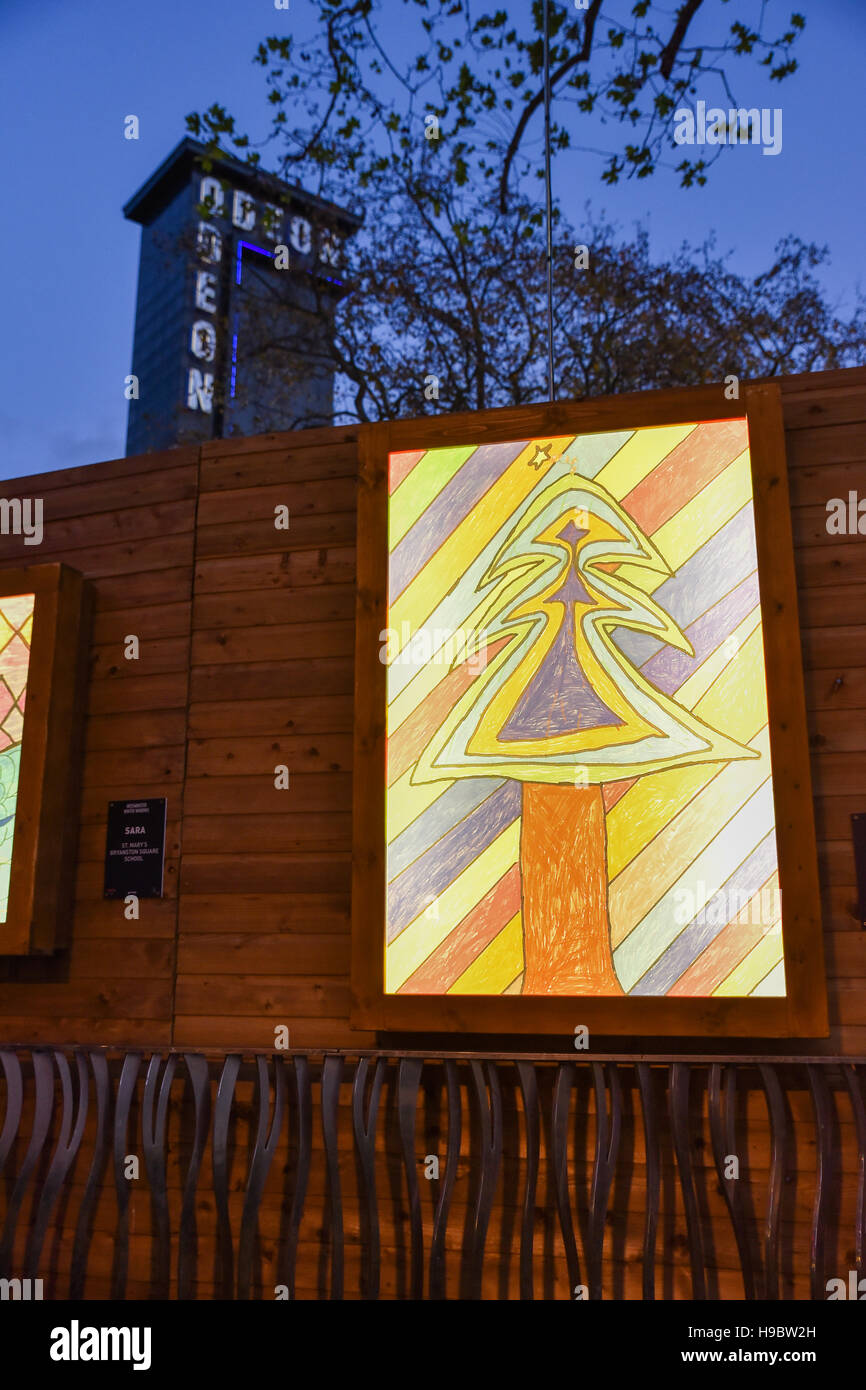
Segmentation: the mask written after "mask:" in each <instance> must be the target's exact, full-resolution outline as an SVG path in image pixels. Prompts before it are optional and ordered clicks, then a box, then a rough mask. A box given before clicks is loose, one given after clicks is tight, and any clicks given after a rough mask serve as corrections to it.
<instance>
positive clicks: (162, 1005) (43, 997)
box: [0, 979, 171, 1042]
mask: <svg viewBox="0 0 866 1390" xmlns="http://www.w3.org/2000/svg"><path fill="white" fill-rule="evenodd" d="M170 1008H171V995H170V990H169V989H168V987H167V985H166V983H165V982H164V981H163V980H140V979H135V980H113V979H111V980H98V981H94V980H84V981H82V980H78V981H75V982H70V981H64V982H63V983H62V984H31V983H29V982H24V983H22V982H17V983H16V985H15V988H14V990H13V989H10V988H8V987H7V988H6V989H3V990H0V1017H2V1018H18V1019H21V1018H24V1019H26V1018H28V1017H32V1018H33V1019H34V1022H38V1021H39V1020H40V1019H45V1018H47V1017H57V1016H59V1015H61V1014H62V1015H64V1016H66V1017H71V1018H87V1019H103V1018H104V1019H110V1018H115V1019H134V1018H140V1019H145V1018H146V1019H160V1018H167V1017H168V1014H169V1010H170ZM28 1034H29V1035H30V1036H32V1034H30V1030H28ZM28 1034H25V1036H27V1035H28ZM72 1040H73V1039H72V1038H69V1037H67V1038H66V1039H65V1041H66V1042H71V1041H72Z"/></svg>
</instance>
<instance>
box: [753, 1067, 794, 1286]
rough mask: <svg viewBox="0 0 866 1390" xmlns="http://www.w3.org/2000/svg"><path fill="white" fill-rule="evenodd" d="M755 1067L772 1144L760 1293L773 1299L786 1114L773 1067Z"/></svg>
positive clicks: (785, 1157) (785, 1152)
mask: <svg viewBox="0 0 866 1390" xmlns="http://www.w3.org/2000/svg"><path fill="white" fill-rule="evenodd" d="M758 1070H759V1071H760V1073H761V1080H762V1082H763V1083H764V1094H765V1095H766V1097H767V1109H768V1111H769V1115H770V1131H771V1137H772V1145H773V1153H772V1158H771V1160H770V1183H769V1187H768V1190H767V1215H766V1219H765V1222H764V1290H763V1293H764V1298H765V1299H773V1300H775V1299H778V1297H779V1222H780V1220H781V1214H782V1188H783V1186H784V1182H785V1172H786V1170H787V1166H788V1137H789V1136H788V1117H787V1114H786V1112H785V1097H784V1094H783V1091H782V1085H781V1082H780V1081H779V1078H778V1075H777V1074H776V1070H775V1068H774V1067H772V1066H770V1065H769V1064H768V1063H765V1062H761V1063H759V1065H758Z"/></svg>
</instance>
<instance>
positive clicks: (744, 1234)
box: [707, 1062, 755, 1299]
mask: <svg viewBox="0 0 866 1390" xmlns="http://www.w3.org/2000/svg"><path fill="white" fill-rule="evenodd" d="M736 1085H737V1075H736V1068H735V1067H733V1066H722V1065H721V1064H720V1063H718V1062H714V1063H713V1065H712V1066H711V1067H710V1071H709V1082H708V1090H707V1104H708V1109H709V1115H710V1136H711V1138H712V1144H713V1158H714V1159H715V1164H716V1172H717V1174H718V1178H719V1184H720V1186H721V1189H722V1196H723V1197H724V1199H725V1205H726V1206H727V1208H728V1214H729V1216H730V1218H731V1225H732V1227H733V1230H734V1239H735V1241H736V1242H737V1250H738V1252H739V1256H740V1269H741V1271H742V1275H743V1292H744V1294H745V1296H746V1298H747V1299H754V1297H755V1274H754V1269H753V1266H752V1251H751V1246H750V1244H749V1235H748V1230H747V1229H746V1224H745V1222H744V1221H743V1215H742V1201H741V1188H740V1181H739V1175H738V1176H737V1177H735V1178H729V1177H726V1176H725V1168H726V1166H727V1159H728V1158H729V1157H733V1158H736V1159H737V1162H738V1164H739V1154H738V1153H737V1140H736V1105H737V1101H736Z"/></svg>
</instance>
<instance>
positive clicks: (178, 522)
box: [0, 501, 195, 568]
mask: <svg viewBox="0 0 866 1390" xmlns="http://www.w3.org/2000/svg"><path fill="white" fill-rule="evenodd" d="M194 518H195V502H194V501H185V502H163V503H157V504H156V505H154V506H147V507H129V508H124V510H123V511H114V512H98V513H97V514H96V515H95V516H84V517H77V516H74V517H67V518H59V519H57V520H55V519H54V518H53V517H52V515H51V509H50V506H46V508H45V513H44V521H43V530H44V537H43V540H42V543H41V545H40V547H39V551H40V556H39V558H40V560H45V559H52V558H54V557H57V558H59V557H60V555H61V554H62V555H63V558H64V559H65V560H66V561H67V563H68V564H70V565H74V566H75V567H76V568H81V566H78V565H76V561H75V559H74V558H73V556H74V553H75V552H76V551H78V550H82V549H87V550H90V549H91V548H92V547H95V546H103V545H105V546H108V545H112V544H114V543H115V542H123V541H129V540H133V539H138V540H147V539H149V538H151V537H154V536H181V535H184V536H188V535H189V534H190V533H191V532H192V529H193V522H194ZM16 542H20V537H17V536H11V535H9V536H0V556H3V557H5V556H6V555H7V554H8V553H11V552H12V550H13V547H14V545H15V543H16ZM24 553H25V554H26V553H27V552H26V551H25V552H24Z"/></svg>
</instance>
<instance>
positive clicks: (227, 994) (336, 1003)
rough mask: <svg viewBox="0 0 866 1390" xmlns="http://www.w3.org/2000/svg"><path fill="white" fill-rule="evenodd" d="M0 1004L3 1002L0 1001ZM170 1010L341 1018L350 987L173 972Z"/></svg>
mask: <svg viewBox="0 0 866 1390" xmlns="http://www.w3.org/2000/svg"><path fill="white" fill-rule="evenodd" d="M0 1008H2V1005H0ZM175 1008H176V1009H177V1012H178V1013H179V1014H199V1015H208V1014H209V1015H210V1016H211V1017H214V1018H226V1017H230V1016H231V1015H232V1014H241V1015H245V1014H250V1013H252V1014H255V1015H256V1016H258V1017H259V1018H261V1019H262V1021H264V1020H265V1019H268V1018H270V1019H273V1020H276V1022H278V1023H279V1022H284V1023H288V1022H290V1020H291V1019H293V1018H345V1017H346V1015H347V1013H348V1010H349V985H348V981H346V980H345V979H340V978H336V979H331V977H330V976H327V975H320V976H317V977H315V978H309V977H307V976H304V977H303V978H301V979H294V978H292V977H291V976H286V975H282V976H280V977H279V979H274V978H272V979H271V980H270V981H269V982H267V983H265V982H264V981H263V980H262V978H261V976H260V975H230V976H227V975H201V974H198V973H196V974H195V975H183V974H180V973H178V977H177V991H176V996H175Z"/></svg>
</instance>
